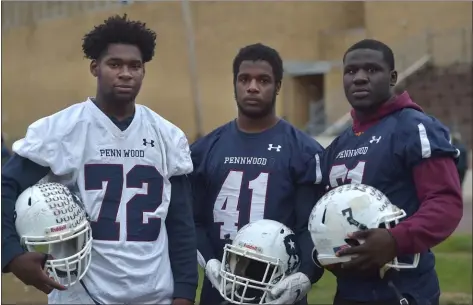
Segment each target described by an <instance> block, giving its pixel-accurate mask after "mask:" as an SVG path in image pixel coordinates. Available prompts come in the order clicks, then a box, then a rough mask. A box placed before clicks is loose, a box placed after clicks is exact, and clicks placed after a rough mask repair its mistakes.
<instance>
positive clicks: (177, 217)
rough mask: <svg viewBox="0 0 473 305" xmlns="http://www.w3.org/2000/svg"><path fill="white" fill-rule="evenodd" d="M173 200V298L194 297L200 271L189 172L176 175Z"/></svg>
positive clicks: (169, 229) (170, 215) (168, 223)
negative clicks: (196, 253)
mask: <svg viewBox="0 0 473 305" xmlns="http://www.w3.org/2000/svg"><path fill="white" fill-rule="evenodd" d="M169 180H170V182H171V202H170V204H169V211H168V215H167V217H166V229H167V232H168V237H169V257H170V260H171V268H172V273H173V276H174V298H179V299H187V300H190V301H192V302H194V300H195V294H196V289H197V285H198V280H199V275H198V271H197V258H196V255H195V252H196V248H197V246H196V235H195V229H194V225H193V216H192V192H191V186H190V183H189V179H188V178H187V176H186V175H181V176H174V177H171V178H170V179H169Z"/></svg>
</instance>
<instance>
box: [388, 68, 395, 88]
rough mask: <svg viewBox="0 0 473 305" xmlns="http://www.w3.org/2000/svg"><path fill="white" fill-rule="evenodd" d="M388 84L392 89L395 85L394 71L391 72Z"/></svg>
mask: <svg viewBox="0 0 473 305" xmlns="http://www.w3.org/2000/svg"><path fill="white" fill-rule="evenodd" d="M389 83H390V85H391V87H394V86H395V85H396V83H397V71H396V70H392V71H391V77H390V80H389Z"/></svg>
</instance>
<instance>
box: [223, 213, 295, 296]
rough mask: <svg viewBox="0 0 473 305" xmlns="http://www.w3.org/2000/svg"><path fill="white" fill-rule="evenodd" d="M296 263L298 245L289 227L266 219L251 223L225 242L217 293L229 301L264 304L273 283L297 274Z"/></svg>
mask: <svg viewBox="0 0 473 305" xmlns="http://www.w3.org/2000/svg"><path fill="white" fill-rule="evenodd" d="M299 265H300V257H299V247H298V244H297V241H296V236H295V235H294V232H293V231H292V230H291V229H289V228H288V227H286V226H285V225H283V224H282V223H279V222H277V221H273V220H269V219H262V220H258V221H254V222H251V223H249V224H247V225H246V226H244V227H243V228H241V229H240V230H239V231H238V233H237V235H236V236H235V239H234V240H233V242H232V243H231V244H227V245H225V248H224V253H223V259H222V264H221V269H220V275H221V278H222V281H221V282H220V287H219V291H220V294H221V295H222V297H223V298H224V299H225V300H227V301H229V302H231V303H232V304H265V299H266V296H267V294H268V292H269V291H270V290H271V289H272V288H273V287H274V285H276V284H277V283H278V282H280V281H281V280H282V279H284V278H285V277H286V276H289V275H291V274H294V273H296V272H297V271H298V269H299ZM266 301H268V300H266Z"/></svg>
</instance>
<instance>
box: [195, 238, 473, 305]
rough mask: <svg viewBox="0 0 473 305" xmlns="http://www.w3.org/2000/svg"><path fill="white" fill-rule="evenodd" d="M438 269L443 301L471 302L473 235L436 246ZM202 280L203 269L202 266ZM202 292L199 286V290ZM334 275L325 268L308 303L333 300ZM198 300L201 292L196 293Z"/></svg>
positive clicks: (453, 303)
mask: <svg viewBox="0 0 473 305" xmlns="http://www.w3.org/2000/svg"><path fill="white" fill-rule="evenodd" d="M433 251H434V252H435V256H436V270H437V273H438V276H439V280H440V288H441V290H442V296H441V298H442V303H441V304H442V305H470V304H472V299H471V292H472V261H471V260H472V236H471V235H455V236H452V237H450V238H449V239H448V240H446V241H445V242H444V243H443V244H441V245H439V246H438V247H436V248H434V250H433ZM200 271H201V272H200V280H201V282H202V277H203V273H202V270H200ZM199 292H200V288H199V290H198V293H199ZM334 295H335V277H334V276H333V275H332V273H330V272H328V271H327V272H325V273H324V276H323V278H322V279H321V280H320V281H319V282H318V283H317V284H315V285H313V286H312V290H311V292H310V293H309V304H332V300H333V297H334ZM197 300H199V294H198V297H197Z"/></svg>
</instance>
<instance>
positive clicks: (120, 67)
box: [90, 44, 145, 102]
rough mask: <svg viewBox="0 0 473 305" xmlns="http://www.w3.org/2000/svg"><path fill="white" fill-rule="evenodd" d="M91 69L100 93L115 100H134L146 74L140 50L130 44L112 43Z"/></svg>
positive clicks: (107, 98) (108, 98)
mask: <svg viewBox="0 0 473 305" xmlns="http://www.w3.org/2000/svg"><path fill="white" fill-rule="evenodd" d="M90 69H91V72H92V74H93V75H94V76H96V77H97V81H98V91H99V92H100V94H101V95H102V96H103V97H104V98H105V99H106V100H107V101H113V102H133V101H134V100H135V97H136V95H137V94H138V92H139V91H140V88H141V83H142V81H143V77H144V75H145V70H144V65H143V61H142V58H141V52H140V50H139V49H138V47H136V46H134V45H128V44H111V45H110V46H109V47H108V50H107V52H106V53H105V54H104V55H103V56H102V57H101V58H100V59H99V60H97V61H92V63H91V65H90Z"/></svg>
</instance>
